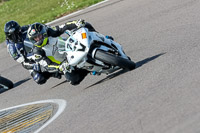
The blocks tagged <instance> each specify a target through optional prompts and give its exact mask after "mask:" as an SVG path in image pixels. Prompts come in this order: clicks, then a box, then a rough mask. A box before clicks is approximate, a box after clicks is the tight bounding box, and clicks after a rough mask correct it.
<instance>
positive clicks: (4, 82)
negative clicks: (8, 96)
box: [0, 76, 13, 91]
mask: <svg viewBox="0 0 200 133" xmlns="http://www.w3.org/2000/svg"><path fill="white" fill-rule="evenodd" d="M11 88H13V82H12V81H10V80H9V79H7V78H4V77H2V76H0V91H1V90H8V89H11Z"/></svg>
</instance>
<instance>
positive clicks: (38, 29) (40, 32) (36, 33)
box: [27, 23, 48, 47]
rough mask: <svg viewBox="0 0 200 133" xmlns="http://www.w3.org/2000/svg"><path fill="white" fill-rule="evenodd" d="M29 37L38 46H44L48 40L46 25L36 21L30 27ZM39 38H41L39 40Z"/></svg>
mask: <svg viewBox="0 0 200 133" xmlns="http://www.w3.org/2000/svg"><path fill="white" fill-rule="evenodd" d="M27 34H28V38H29V39H30V41H32V42H33V43H34V45H35V46H37V47H43V46H45V45H46V44H47V42H48V37H47V30H46V27H45V25H43V24H41V23H34V24H32V25H31V26H30V27H29V29H28V33H27ZM37 38H39V40H37Z"/></svg>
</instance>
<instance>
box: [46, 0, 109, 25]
mask: <svg viewBox="0 0 200 133" xmlns="http://www.w3.org/2000/svg"><path fill="white" fill-rule="evenodd" d="M107 1H109V0H104V1H102V2H99V3H97V4H94V5H92V6H89V7H87V8H85V9H82V10H79V11H76V12H74V13H71V14H69V15H66V16H63V17H61V18H58V19H56V20H53V21H51V22H49V23H46V25H50V24H52V23H56V22H58V21H61V20H63V19H66V18H68V17H70V16H72V15H75V14H78V13H80V12H82V11H83V10H86V9H89V8H92V7H95V6H98V5H100V4H103V3H105V2H107Z"/></svg>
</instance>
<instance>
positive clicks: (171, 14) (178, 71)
mask: <svg viewBox="0 0 200 133" xmlns="http://www.w3.org/2000/svg"><path fill="white" fill-rule="evenodd" d="M199 12H200V1H199V0H109V1H108V2H106V3H103V4H101V5H98V6H96V7H92V8H89V9H86V10H84V11H82V12H80V13H78V14H75V15H73V16H70V17H69V18H67V19H65V20H63V21H59V22H57V23H54V24H53V25H56V24H61V23H64V22H66V21H68V20H74V19H79V18H83V19H85V20H87V21H88V22H90V23H91V24H92V25H93V26H94V27H95V28H96V30H97V31H99V32H101V33H103V34H106V35H112V36H113V37H114V38H115V40H116V41H118V42H120V43H121V44H122V46H123V48H124V51H125V52H126V53H127V55H129V56H130V57H131V58H132V60H134V61H135V62H136V63H137V68H136V69H135V70H133V71H130V72H125V71H119V72H117V73H115V74H112V75H109V76H107V75H101V76H92V75H88V76H87V77H86V78H85V79H84V81H83V82H82V83H81V84H80V85H78V86H72V85H69V84H68V83H63V82H64V81H65V78H64V77H63V78H62V79H61V80H58V79H53V78H52V79H50V80H48V82H47V83H46V84H45V85H41V86H40V85H37V84H36V83H35V82H34V81H33V80H32V79H31V77H30V75H29V73H28V71H26V70H25V69H23V68H22V66H21V65H19V64H17V63H16V62H15V61H13V60H12V58H11V57H9V55H8V54H7V52H6V47H5V44H1V45H0V62H1V65H0V73H1V75H2V76H4V77H7V78H9V79H10V80H12V81H13V82H14V83H15V88H13V89H11V90H9V91H6V92H4V93H1V94H0V109H4V108H8V107H12V106H16V105H19V104H24V103H28V102H34V101H39V100H48V99H64V100H66V101H67V106H66V108H65V110H64V112H63V113H62V114H61V115H60V116H59V117H58V118H57V119H56V120H54V121H53V122H52V123H51V124H49V125H48V126H47V127H46V128H45V129H43V130H42V131H41V132H42V133H68V132H69V133H199V132H200V90H199V89H200V87H199V86H200V82H199V81H200V71H199V66H200V59H199V57H200V52H199V50H200V45H199V42H200V37H199V34H200V13H199Z"/></svg>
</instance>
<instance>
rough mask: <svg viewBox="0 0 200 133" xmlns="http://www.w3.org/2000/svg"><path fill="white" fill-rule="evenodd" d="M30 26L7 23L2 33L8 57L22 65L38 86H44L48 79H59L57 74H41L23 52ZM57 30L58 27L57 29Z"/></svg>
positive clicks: (36, 65) (14, 22)
mask: <svg viewBox="0 0 200 133" xmlns="http://www.w3.org/2000/svg"><path fill="white" fill-rule="evenodd" d="M29 26H30V25H25V26H22V27H21V26H20V25H19V24H18V23H17V22H16V21H13V20H11V21H8V22H7V23H6V24H5V26H4V33H5V35H6V44H7V51H8V53H9V54H10V56H11V57H12V58H13V59H14V60H16V61H17V62H19V63H20V64H22V66H23V67H24V68H25V69H27V70H29V71H30V73H31V76H32V77H33V79H34V81H35V82H36V83H38V84H44V83H45V82H46V81H47V79H48V78H50V77H56V78H61V75H60V74H58V73H49V72H41V70H40V67H39V65H38V64H36V63H35V61H33V60H29V59H28V56H29V54H28V53H27V52H26V50H25V46H24V40H25V39H26V36H27V30H28V28H29ZM57 30H59V27H57Z"/></svg>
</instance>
